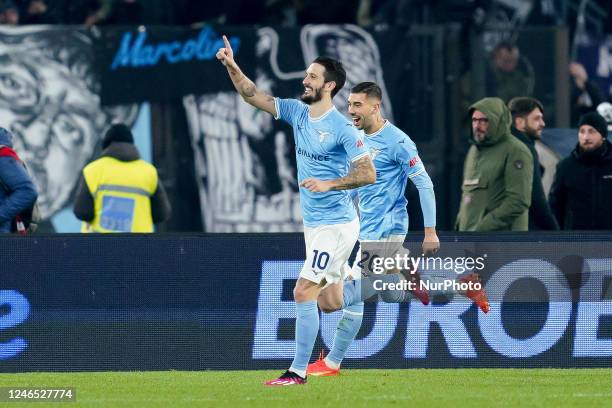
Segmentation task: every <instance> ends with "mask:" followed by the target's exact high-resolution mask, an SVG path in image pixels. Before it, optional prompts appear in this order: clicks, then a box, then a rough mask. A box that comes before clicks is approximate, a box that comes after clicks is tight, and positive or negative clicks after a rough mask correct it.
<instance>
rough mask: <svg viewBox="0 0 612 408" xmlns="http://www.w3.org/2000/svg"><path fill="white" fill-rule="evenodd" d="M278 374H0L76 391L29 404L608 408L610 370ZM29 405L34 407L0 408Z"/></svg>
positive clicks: (1, 378)
mask: <svg viewBox="0 0 612 408" xmlns="http://www.w3.org/2000/svg"><path fill="white" fill-rule="evenodd" d="M280 373H281V372H280V371H204V372H193V371H192V372H182V371H161V372H159V371H158V372H103V373H26V374H0V387H35V388H49V387H55V388H61V387H74V388H76V400H77V401H76V402H68V403H57V402H55V403H41V402H37V403H34V405H33V406H34V407H36V408H38V407H41V408H42V407H44V406H49V407H59V406H67V407H139V408H140V407H164V408H166V407H200V406H201V407H210V406H219V407H221V406H223V407H242V406H248V407H266V408H270V407H277V406H278V407H287V408H291V407H309V408H310V407H312V408H320V407H335V408H337V407H345V406H346V407H366V406H367V407H386V406H390V407H403V406H412V407H431V406H448V407H454V406H460V407H499V406H507V407H514V406H517V407H518V406H520V407H525V406H533V407H542V406H549V407H567V406H576V407H604V406H605V407H609V406H611V402H610V401H612V370H610V369H454V370H438V369H435V370H434V369H431V370H428V369H414V370H344V371H343V372H342V374H341V375H340V376H339V377H324V378H321V377H319V378H315V377H311V378H309V379H308V384H307V385H305V386H291V387H284V388H283V387H264V386H263V385H262V383H263V382H264V381H265V380H269V379H272V378H274V377H277V376H278V375H279V374H280ZM0 405H1V406H3V407H4V406H6V407H9V408H10V407H12V406H15V407H17V406H32V403H13V402H11V403H7V402H2V403H0Z"/></svg>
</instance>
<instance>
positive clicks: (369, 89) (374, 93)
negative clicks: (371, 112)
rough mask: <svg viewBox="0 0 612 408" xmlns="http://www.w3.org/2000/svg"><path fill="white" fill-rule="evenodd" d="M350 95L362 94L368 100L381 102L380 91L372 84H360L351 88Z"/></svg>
mask: <svg viewBox="0 0 612 408" xmlns="http://www.w3.org/2000/svg"><path fill="white" fill-rule="evenodd" d="M351 93H354V94H356V93H364V94H366V96H367V97H368V98H375V99H378V100H379V101H382V89H380V86H378V85H376V84H375V83H374V82H360V83H358V84H357V85H355V86H354V87H353V88H351Z"/></svg>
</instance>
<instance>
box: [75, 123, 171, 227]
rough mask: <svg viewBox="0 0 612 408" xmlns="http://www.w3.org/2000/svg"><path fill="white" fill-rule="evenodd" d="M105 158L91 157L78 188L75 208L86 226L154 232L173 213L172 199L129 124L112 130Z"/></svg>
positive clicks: (117, 126) (109, 131) (103, 147)
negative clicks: (156, 226)
mask: <svg viewBox="0 0 612 408" xmlns="http://www.w3.org/2000/svg"><path fill="white" fill-rule="evenodd" d="M102 149H103V151H102V154H101V156H100V158H98V159H97V160H95V161H93V162H91V163H89V164H88V165H87V166H85V168H84V169H83V174H82V177H81V181H80V183H79V187H78V190H77V194H76V200H75V203H74V214H75V215H76V217H77V218H78V219H80V220H82V221H84V225H83V232H153V224H157V223H160V222H162V221H165V220H166V219H168V218H169V217H170V203H169V202H168V197H167V195H166V192H165V190H164V188H163V186H162V184H161V183H160V182H159V180H158V175H157V170H156V169H155V167H153V166H152V165H151V164H149V163H147V162H145V161H144V160H142V159H141V158H140V154H139V153H138V149H137V148H136V146H134V137H133V136H132V132H131V131H130V129H129V128H128V127H127V126H126V125H124V124H116V125H113V126H111V128H110V129H109V130H108V131H107V132H106V135H105V136H104V139H103V141H102Z"/></svg>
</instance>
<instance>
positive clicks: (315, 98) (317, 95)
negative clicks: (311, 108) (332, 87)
mask: <svg viewBox="0 0 612 408" xmlns="http://www.w3.org/2000/svg"><path fill="white" fill-rule="evenodd" d="M321 89H322V88H319V89H314V88H313V89H312V93H311V94H310V95H306V94H302V96H300V99H301V100H302V102H304V103H305V104H306V105H312V104H313V103H315V102H319V101H320V100H321V99H322V98H323V93H322V92H321Z"/></svg>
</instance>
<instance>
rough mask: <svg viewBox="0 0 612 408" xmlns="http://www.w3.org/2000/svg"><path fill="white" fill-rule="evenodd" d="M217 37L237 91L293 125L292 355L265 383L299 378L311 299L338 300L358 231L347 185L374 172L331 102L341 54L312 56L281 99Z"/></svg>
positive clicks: (311, 329)
mask: <svg viewBox="0 0 612 408" xmlns="http://www.w3.org/2000/svg"><path fill="white" fill-rule="evenodd" d="M223 42H224V43H225V47H224V48H220V49H219V51H218V52H217V59H218V60H219V61H221V63H222V64H223V65H224V66H225V67H226V68H227V71H228V73H229V76H230V78H231V80H232V83H233V84H234V87H235V88H236V90H237V91H238V93H239V94H240V95H241V96H242V98H243V99H244V100H245V101H246V102H247V103H249V104H251V105H253V106H255V107H256V108H259V109H261V110H263V111H266V112H268V113H270V114H272V115H273V116H274V117H275V118H276V119H283V120H285V121H287V122H288V123H289V124H291V126H292V127H293V134H294V139H295V151H296V161H297V170H298V181H299V185H300V203H301V206H302V213H303V219H304V239H305V241H306V261H305V263H304V266H303V268H302V270H301V271H300V277H299V279H298V280H297V282H296V285H295V288H294V289H293V296H294V299H295V302H296V310H297V319H296V322H295V339H296V352H295V358H294V360H293V363H292V364H291V367H290V368H289V369H288V370H287V371H286V372H285V373H284V374H282V375H281V376H280V377H279V378H277V379H274V380H271V381H268V382H266V383H265V384H266V385H277V386H286V385H296V384H305V383H306V369H307V366H308V361H309V360H310V356H311V354H312V348H313V346H314V343H315V341H316V338H317V334H318V332H319V311H318V308H317V298H318V297H319V293H320V292H321V290H322V289H323V288H324V287H326V286H330V287H329V289H328V292H330V293H331V294H332V295H333V296H335V298H336V299H340V302H341V299H342V289H343V278H344V276H343V275H344V273H345V269H344V264H345V263H346V262H347V260H348V258H349V256H350V254H351V251H352V249H353V246H354V245H355V243H356V242H357V238H358V236H359V219H358V217H357V212H356V210H355V207H354V205H353V202H352V200H351V197H350V195H349V193H348V191H347V190H349V189H354V188H357V187H361V186H364V185H366V184H371V183H374V182H375V181H376V172H375V170H374V166H373V164H372V160H371V159H370V155H369V152H368V150H367V148H366V147H365V145H364V142H363V140H362V138H361V137H362V136H361V135H360V133H359V132H358V131H357V129H355V128H354V127H353V125H352V124H351V123H350V121H348V120H347V119H346V118H345V117H344V116H343V115H342V114H341V113H340V112H338V111H337V110H336V108H335V107H334V105H333V104H332V98H333V97H334V96H335V95H336V94H337V93H338V91H340V89H341V88H342V86H343V85H344V82H345V80H346V72H345V71H344V68H343V67H342V64H341V63H340V62H339V61H336V60H333V59H331V58H326V57H318V58H316V59H315V60H314V61H313V63H312V64H310V66H309V67H308V68H307V70H306V75H305V78H304V80H303V81H302V83H303V85H304V93H303V94H302V96H301V101H298V100H295V99H279V98H274V97H272V96H270V95H267V94H265V93H264V92H262V91H261V90H259V89H257V87H256V86H255V84H254V83H253V82H252V81H251V80H250V79H249V78H247V77H246V76H245V75H244V74H243V73H242V71H241V70H240V68H239V67H238V65H237V64H236V62H235V61H234V56H233V51H232V47H231V45H230V43H229V41H228V40H227V38H226V37H225V36H223ZM349 162H350V168H349V164H348V163H349Z"/></svg>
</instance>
